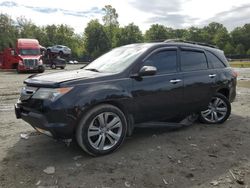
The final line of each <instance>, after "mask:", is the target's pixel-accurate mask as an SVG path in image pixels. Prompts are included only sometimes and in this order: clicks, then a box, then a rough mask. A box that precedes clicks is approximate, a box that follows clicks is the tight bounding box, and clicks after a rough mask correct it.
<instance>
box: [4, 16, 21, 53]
mask: <svg viewBox="0 0 250 188" xmlns="http://www.w3.org/2000/svg"><path fill="white" fill-rule="evenodd" d="M17 37H18V31H17V28H16V27H15V25H14V20H12V19H11V17H10V16H8V15H6V14H0V51H2V50H3V49H4V48H6V47H13V46H14V44H15V41H16V39H17Z"/></svg>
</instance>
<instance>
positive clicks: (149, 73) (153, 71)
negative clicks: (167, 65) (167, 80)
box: [138, 66, 157, 77]
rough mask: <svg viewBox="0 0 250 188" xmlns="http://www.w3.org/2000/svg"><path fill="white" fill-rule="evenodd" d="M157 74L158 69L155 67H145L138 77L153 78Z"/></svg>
mask: <svg viewBox="0 0 250 188" xmlns="http://www.w3.org/2000/svg"><path fill="white" fill-rule="evenodd" d="M156 72H157V68H156V67H154V66H143V67H142V68H141V70H140V71H139V73H138V76H140V77H141V76H153V75H155V74H156Z"/></svg>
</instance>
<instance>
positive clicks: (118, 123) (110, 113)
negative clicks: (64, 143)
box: [76, 104, 127, 156]
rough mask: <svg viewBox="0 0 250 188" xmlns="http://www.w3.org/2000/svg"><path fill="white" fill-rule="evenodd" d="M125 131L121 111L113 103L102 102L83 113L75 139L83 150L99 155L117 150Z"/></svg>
mask: <svg viewBox="0 0 250 188" xmlns="http://www.w3.org/2000/svg"><path fill="white" fill-rule="evenodd" d="M111 122H113V123H111ZM126 132H127V120H126V117H125V115H124V114H123V112H122V111H121V110H120V109H119V108H117V107H115V106H113V105H109V104H102V105H98V106H95V107H93V108H92V109H90V110H89V111H88V112H87V113H85V114H84V115H83V117H82V119H81V120H80V122H79V124H78V126H77V130H76V140H77V143H78V145H79V146H80V147H81V148H82V149H83V150H84V151H85V152H87V153H88V154H90V155H93V156H100V155H106V154H109V153H112V152H114V151H115V150H117V149H118V148H119V147H120V146H121V144H122V143H123V141H124V139H125V136H126Z"/></svg>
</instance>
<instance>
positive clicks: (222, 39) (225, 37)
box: [212, 28, 231, 49]
mask: <svg viewBox="0 0 250 188" xmlns="http://www.w3.org/2000/svg"><path fill="white" fill-rule="evenodd" d="M230 40H231V39H230V36H229V34H228V31H227V29H226V28H222V29H220V31H218V32H217V33H216V34H215V35H214V37H213V40H212V41H213V43H214V44H216V45H217V46H218V47H219V48H220V49H223V48H224V47H225V45H226V43H227V42H228V41H230Z"/></svg>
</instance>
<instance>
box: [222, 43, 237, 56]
mask: <svg viewBox="0 0 250 188" xmlns="http://www.w3.org/2000/svg"><path fill="white" fill-rule="evenodd" d="M224 53H225V54H226V55H233V54H235V50H234V47H233V46H232V44H230V43H229V42H227V43H226V45H225V47H224Z"/></svg>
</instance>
